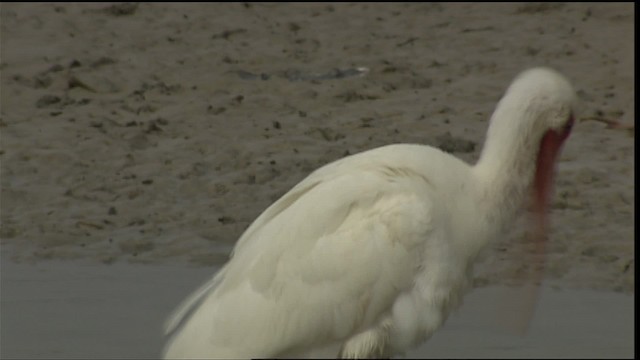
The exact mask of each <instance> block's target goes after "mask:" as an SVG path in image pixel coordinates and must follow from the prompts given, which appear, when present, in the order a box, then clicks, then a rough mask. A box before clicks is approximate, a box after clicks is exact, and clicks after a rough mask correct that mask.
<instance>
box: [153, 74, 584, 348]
mask: <svg viewBox="0 0 640 360" xmlns="http://www.w3.org/2000/svg"><path fill="white" fill-rule="evenodd" d="M573 99H574V92H573V89H572V87H571V85H570V84H569V83H568V82H567V81H566V80H565V79H564V78H563V77H562V76H561V75H559V74H558V73H556V72H554V71H552V70H549V69H545V68H536V69H531V70H528V71H526V72H524V73H522V74H521V75H520V76H519V77H518V78H517V79H516V80H515V81H514V83H513V84H512V85H511V86H510V87H509V89H508V90H507V92H506V94H505V96H504V97H503V99H502V100H501V101H500V103H499V104H498V106H497V108H496V111H495V112H494V114H493V116H492V118H491V124H490V128H489V131H488V134H487V140H486V144H485V147H484V149H483V152H482V155H481V157H480V160H479V161H478V162H477V164H476V165H474V166H469V165H468V164H466V163H464V162H463V161H461V160H459V159H457V158H455V157H453V156H451V155H449V154H447V153H444V152H442V151H440V150H438V149H436V148H432V147H429V146H422V145H409V144H397V145H389V146H384V147H380V148H377V149H373V150H370V151H365V152H362V153H359V154H355V155H352V156H349V157H346V158H343V159H341V160H338V161H335V162H333V163H330V164H328V165H326V166H324V167H322V168H320V169H318V170H316V171H315V172H313V173H312V174H310V175H309V176H308V177H307V178H306V179H304V180H303V181H301V182H300V183H299V184H297V185H296V186H295V187H293V188H292V189H291V190H290V191H289V192H288V193H286V194H285V195H284V196H283V197H282V198H280V199H279V200H278V201H276V202H275V203H274V204H272V205H271V206H270V207H269V208H268V209H267V210H265V211H264V212H263V213H262V214H261V215H260V216H259V217H258V218H257V219H256V220H255V221H254V222H253V223H252V224H251V226H249V228H248V229H247V230H246V231H245V233H244V234H243V235H242V236H241V238H240V239H239V240H238V243H237V244H236V247H235V249H234V252H233V255H232V258H231V259H230V261H229V262H228V263H227V264H226V265H225V266H224V267H223V268H222V269H221V270H220V271H219V272H218V273H217V274H216V275H215V277H214V278H213V279H212V280H211V281H210V282H208V283H206V284H205V285H204V286H203V287H202V288H200V289H199V290H198V291H196V292H195V293H194V294H193V295H191V296H190V297H189V298H187V300H185V302H184V303H183V304H182V305H181V307H179V309H178V311H177V312H176V313H175V314H174V315H173V317H172V318H171V319H169V321H168V322H167V332H168V333H170V334H171V337H170V339H169V341H168V343H167V346H166V348H165V357H167V358H251V357H262V358H264V357H333V358H335V357H342V358H366V357H381V356H387V357H388V356H393V355H395V354H401V353H403V352H404V351H406V350H407V349H409V348H411V347H412V346H415V345H417V344H419V343H421V342H423V341H425V340H426V339H427V338H429V336H431V335H432V334H433V332H434V331H435V330H436V329H438V328H439V327H440V326H441V325H442V323H443V322H444V321H445V319H446V318H447V316H448V314H449V313H450V311H451V310H452V309H454V308H455V307H456V306H458V305H459V304H460V302H461V299H462V296H463V295H464V293H465V291H466V289H467V288H468V285H469V283H470V280H471V270H472V264H473V261H474V259H475V257H476V255H477V254H478V252H479V251H480V250H481V249H482V248H483V247H485V245H486V244H487V243H488V242H489V241H490V240H491V239H493V238H494V237H496V236H497V235H498V234H499V232H500V231H501V230H502V229H503V228H504V227H505V226H508V225H509V224H510V223H511V221H512V220H513V216H514V215H515V214H516V213H517V211H518V210H519V209H520V208H521V207H522V205H523V202H524V201H525V198H526V196H527V194H529V190H530V189H531V188H532V185H533V188H535V189H534V190H535V191H536V194H537V195H536V197H535V198H534V199H538V202H539V204H540V205H541V206H543V205H545V204H546V199H547V196H548V195H546V194H545V193H548V192H549V183H550V180H551V174H552V170H553V166H552V165H553V160H554V158H555V156H556V155H557V153H558V151H559V148H560V146H561V144H562V142H563V141H564V139H565V138H566V137H567V136H568V134H569V131H570V125H571V123H572V122H573V116H572V103H573ZM549 160H550V161H549ZM543 213H544V209H541V211H540V214H541V215H540V216H541V217H542V216H543ZM541 224H543V222H542V223H541Z"/></svg>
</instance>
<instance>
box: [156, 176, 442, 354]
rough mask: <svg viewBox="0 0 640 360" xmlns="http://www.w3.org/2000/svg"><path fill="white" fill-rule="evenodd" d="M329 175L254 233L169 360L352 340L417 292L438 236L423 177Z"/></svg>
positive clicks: (312, 180) (273, 212)
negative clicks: (427, 248) (427, 243)
mask: <svg viewBox="0 0 640 360" xmlns="http://www.w3.org/2000/svg"><path fill="white" fill-rule="evenodd" d="M326 168H327V167H325V168H322V169H320V170H322V171H317V172H316V173H313V174H312V175H310V176H309V177H308V178H307V179H305V180H304V181H302V182H301V183H299V184H298V185H297V186H296V187H294V188H293V189H292V190H291V191H290V192H289V193H287V194H286V195H285V196H283V197H282V198H281V199H280V200H278V201H277V202H276V203H274V204H273V205H272V206H271V207H269V208H268V209H267V210H266V211H265V212H264V213H263V214H262V215H261V216H259V217H258V218H257V219H256V221H255V222H254V223H253V224H252V225H251V226H250V227H249V228H248V229H247V231H246V232H245V233H244V234H243V236H242V237H241V239H240V240H239V241H238V244H237V245H236V248H235V250H234V255H233V258H232V260H231V261H230V262H229V263H228V264H227V265H226V266H225V267H224V268H223V270H221V271H223V275H221V274H218V275H217V276H216V277H215V278H214V279H213V280H212V281H211V282H210V283H209V284H208V285H207V284H205V286H203V287H202V288H201V289H200V291H199V292H197V293H196V294H194V295H193V296H192V298H194V299H191V300H190V301H188V303H187V305H188V306H187V307H190V308H194V307H197V306H198V305H199V307H198V308H197V309H195V311H193V315H192V316H191V318H190V319H189V321H188V322H187V323H186V324H185V325H184V327H183V329H182V331H181V332H180V333H179V334H177V335H176V337H175V338H174V339H173V344H172V345H170V351H169V355H168V356H170V357H171V356H172V355H174V356H180V354H181V353H183V352H184V353H185V354H188V356H191V357H194V356H195V357H197V356H198V354H200V355H201V356H202V357H207V356H208V357H211V356H214V357H215V356H235V357H237V356H247V357H252V356H253V357H255V356H259V357H265V356H267V357H269V356H277V355H278V354H282V353H285V352H291V351H293V350H295V348H296V347H300V348H303V347H313V346H321V345H326V344H327V343H329V342H332V341H339V340H341V339H342V340H344V339H345V337H347V336H349V335H351V334H353V333H354V332H358V331H360V330H362V329H366V328H367V327H369V326H371V325H373V324H375V322H376V321H378V320H379V318H380V317H381V316H382V315H383V314H384V313H385V312H388V311H390V309H391V307H392V304H393V301H394V300H395V299H396V298H397V297H398V296H399V295H400V294H401V293H402V291H404V290H405V289H408V288H410V287H411V286H412V282H413V279H414V275H415V273H416V272H417V271H418V266H419V264H420V262H421V254H422V253H423V252H422V251H420V249H419V247H420V246H421V245H422V244H424V240H425V239H427V238H428V237H429V235H430V232H431V231H432V222H431V220H432V204H431V203H430V202H429V198H430V194H431V190H432V189H431V188H430V184H429V183H428V182H427V181H425V177H424V176H423V175H421V174H418V173H417V172H414V171H412V170H410V169H393V168H390V167H388V166H386V167H380V166H371V167H370V168H366V169H355V170H354V169H353V168H352V167H348V166H347V167H344V168H345V169H350V170H349V171H336V169H335V168H334V169H329V170H327V169H326ZM390 169H391V170H392V171H390ZM396 170H397V171H396ZM188 312H189V311H188V310H184V309H182V310H179V314H182V316H183V317H184V316H185V314H187V313H188ZM178 317H179V316H178ZM173 323H174V324H175V323H179V321H176V320H174V321H173ZM174 328H175V325H174ZM183 339H184V340H186V339H189V341H182V340H183ZM187 343H188V344H189V345H188V348H187ZM194 354H195V355H194Z"/></svg>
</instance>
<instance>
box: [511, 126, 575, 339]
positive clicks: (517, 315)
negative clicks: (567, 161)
mask: <svg viewBox="0 0 640 360" xmlns="http://www.w3.org/2000/svg"><path fill="white" fill-rule="evenodd" d="M573 121H574V120H573V116H572V117H571V118H570V120H569V122H568V124H567V126H566V127H565V128H564V129H562V130H561V131H555V130H549V131H547V133H546V134H545V135H544V137H543V138H542V141H541V143H540V150H539V152H538V158H537V164H536V173H535V178H534V181H533V188H532V190H533V194H532V195H533V199H532V200H533V209H532V210H533V213H532V216H531V218H530V219H529V220H530V222H529V225H530V227H531V231H530V232H529V233H530V234H531V236H532V240H533V244H534V249H533V253H532V254H529V255H530V256H528V258H527V259H523V260H525V261H530V262H533V264H532V268H533V271H532V273H531V274H530V276H531V278H530V279H529V280H530V283H529V284H526V285H524V287H522V288H521V289H520V291H519V292H518V294H517V295H515V296H516V297H517V298H516V299H513V300H515V301H516V302H517V303H518V306H517V308H518V309H517V310H518V311H515V312H513V313H512V314H510V316H509V317H508V318H505V319H503V321H502V323H503V325H504V326H506V327H507V328H509V329H510V330H511V331H514V332H516V333H518V334H520V335H524V334H525V333H526V332H527V331H528V330H529V327H530V324H531V320H532V319H533V315H534V313H535V307H536V304H537V302H538V297H539V292H540V291H539V288H540V285H541V284H542V281H543V278H544V269H545V259H546V256H545V254H546V244H547V233H548V228H549V218H548V209H549V204H550V200H551V195H552V193H553V178H554V170H555V165H556V159H557V158H558V155H559V154H560V150H561V148H562V144H563V143H564V141H565V140H566V139H567V137H568V136H569V134H570V132H571V127H572V125H573Z"/></svg>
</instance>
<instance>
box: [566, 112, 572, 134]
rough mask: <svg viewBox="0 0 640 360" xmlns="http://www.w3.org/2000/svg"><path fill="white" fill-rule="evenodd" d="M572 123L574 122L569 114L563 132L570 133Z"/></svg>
mask: <svg viewBox="0 0 640 360" xmlns="http://www.w3.org/2000/svg"><path fill="white" fill-rule="evenodd" d="M573 122H574V118H573V114H570V115H569V120H567V122H566V124H564V131H565V132H569V131H571V129H572V128H573Z"/></svg>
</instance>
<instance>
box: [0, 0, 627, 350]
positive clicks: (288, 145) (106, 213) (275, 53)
mask: <svg viewBox="0 0 640 360" xmlns="http://www.w3.org/2000/svg"><path fill="white" fill-rule="evenodd" d="M0 9H1V18H0V29H1V39H0V40H1V47H0V77H1V79H0V80H1V83H0V85H1V88H0V187H1V194H0V225H1V227H0V239H1V243H0V245H1V248H0V250H1V252H2V260H3V262H11V264H13V265H12V266H9V267H3V268H2V272H3V281H4V280H5V279H16V277H17V278H19V277H20V272H21V271H22V272H26V273H29V274H33V273H32V272H29V271H27V270H26V269H29V267H31V268H32V269H35V268H36V267H42V266H44V267H46V266H49V265H47V264H59V263H60V262H61V261H62V262H64V263H66V264H67V265H68V266H75V265H73V264H81V263H82V264H94V266H95V267H96V269H106V270H104V271H108V269H129V270H127V271H129V272H130V273H131V272H133V271H134V270H132V269H145V267H149V269H151V268H153V267H157V268H162V269H166V268H167V267H168V268H173V269H175V271H176V272H179V273H181V274H182V271H187V270H186V269H191V270H193V271H201V272H202V273H210V274H212V273H213V272H214V271H215V269H216V268H217V267H218V266H219V265H221V264H222V263H224V262H225V261H226V260H227V258H228V254H229V252H230V251H231V249H232V248H233V245H234V243H235V241H236V240H237V238H238V237H239V236H240V234H241V233H242V231H243V230H244V229H245V228H246V227H247V226H248V225H249V224H250V223H251V221H253V220H254V219H255V218H256V217H257V216H258V215H259V214H260V213H261V212H262V211H263V210H264V209H265V208H266V207H267V206H268V205H269V204H271V203H272V202H273V201H274V200H276V199H277V198H279V197H280V196H281V195H282V194H284V193H285V192H286V191H287V190H288V189H289V188H291V187H292V186H293V185H294V184H296V183H297V182H299V181H300V180H302V179H303V178H304V177H305V176H306V175H308V174H309V173H310V172H311V171H313V170H314V169H316V168H318V167H320V166H322V165H324V164H326V163H328V162H330V161H333V160H336V159H339V158H342V157H344V156H346V155H349V154H354V153H357V152H360V151H364V150H367V149H371V148H375V147H378V146H381V145H386V144H392V143H419V144H426V145H431V146H435V147H439V148H441V149H443V150H446V151H449V152H452V153H453V154H454V155H455V156H458V157H460V158H461V159H463V160H465V161H467V162H469V163H474V162H475V161H476V159H477V158H478V155H479V153H480V151H481V149H482V145H483V142H484V136H485V132H486V129H487V126H488V119H489V116H490V115H491V113H492V111H493V109H494V107H495V105H496V102H497V101H498V100H499V99H500V97H501V96H502V94H503V92H504V90H505V89H506V87H507V86H508V84H509V83H510V82H511V80H512V79H513V77H514V76H516V75H517V74H518V73H519V72H520V71H522V70H524V69H527V68H529V67H533V66H549V67H552V68H555V69H556V70H558V71H560V72H562V73H563V74H565V75H566V76H567V77H568V78H569V79H570V80H571V81H572V83H573V84H574V86H575V88H576V90H577V94H578V96H579V107H578V114H577V118H578V120H579V122H578V124H577V125H576V127H575V128H574V131H573V133H572V135H571V137H570V138H569V140H568V141H567V143H566V145H565V147H564V149H563V153H562V156H561V158H560V160H559V164H558V169H557V174H556V186H555V190H554V200H553V203H552V208H551V211H550V215H551V233H550V238H549V242H548V244H547V247H546V256H545V257H544V258H543V259H540V258H532V257H530V256H528V255H529V254H530V253H531V251H532V249H533V244H532V243H531V242H530V241H529V240H528V237H527V236H526V234H525V226H524V222H519V223H517V224H516V226H514V227H513V228H512V229H510V230H509V232H508V233H507V234H505V235H504V236H503V237H501V238H500V239H496V242H495V244H494V245H493V246H492V248H491V249H488V251H487V252H486V254H484V256H483V258H482V259H481V260H480V262H479V264H478V266H477V269H476V270H477V271H476V277H475V282H474V283H475V286H476V288H477V290H478V291H480V290H482V289H483V288H487V289H488V288H494V287H497V288H500V289H502V288H504V287H505V286H508V287H514V286H521V285H522V284H524V283H527V282H530V281H531V277H530V276H528V275H529V274H530V273H531V272H532V271H533V270H535V269H540V268H543V269H544V286H545V289H547V290H545V291H551V292H552V291H575V293H574V292H572V294H582V293H580V291H584V292H585V293H584V294H587V293H589V294H606V295H602V296H605V297H606V296H612V297H614V296H621V297H622V298H624V299H632V298H633V294H634V291H635V288H634V273H635V257H634V248H635V244H634V229H635V228H634V213H635V207H634V201H635V199H634V197H635V191H634V140H635V130H634V126H635V113H634V94H635V93H634V91H635V89H634V77H635V73H634V40H635V39H634V22H635V18H634V5H633V3H500V4H487V3H448V4H447V3H444V4H441V3H426V4H425V3H394V4H390V3H356V4H352V3H340V4H322V3H294V4H271V3H217V4H203V3H197V4H171V3H140V4H137V3H86V4H68V3H57V4H54V3H48V4H37V3H22V4H20V3H3V4H2V5H0ZM589 119H591V120H589ZM593 119H597V120H612V121H616V122H618V123H619V124H622V125H623V127H622V128H615V127H612V126H609V125H608V124H606V123H604V122H603V121H593ZM134 265H135V266H134ZM50 266H53V267H55V266H57V265H50ZM78 266H79V269H80V268H81V266H80V265H78ZM96 271H98V272H100V271H103V270H96ZM113 271H116V270H113ZM135 271H137V270H135ZM7 272H9V273H7ZM123 272H126V271H125V270H118V271H117V273H118V274H122V273H123ZM26 273H25V274H26ZM64 273H65V272H64V271H63V272H60V273H56V274H61V275H60V276H65V275H63V274H64ZM163 274H164V273H163ZM185 274H186V273H185ZM25 276H27V275H25ZM29 276H34V277H36V275H29ZM132 276H133V275H132ZM149 276H151V277H152V276H156V275H149ZM157 276H161V275H157ZM162 276H166V274H165V275H162ZM176 276H177V275H176ZM184 276H185V277H188V275H184ZM100 278H101V277H100V276H97V277H96V279H97V280H96V281H98V282H99V281H100ZM177 283H179V281H175V282H172V283H171V284H173V285H172V286H175V284H177ZM21 284H22V285H23V286H25V287H28V286H31V285H30V284H33V282H28V281H27V282H22V283H21ZM61 284H64V282H61ZM109 284H111V283H109ZM109 284H107V283H105V286H113V284H111V285H109ZM197 284H198V282H197V281H194V282H193V284H192V285H191V287H184V288H180V287H174V288H169V289H165V290H163V291H166V293H171V294H173V295H172V296H173V297H172V299H174V300H177V299H180V298H182V297H184V296H186V295H187V293H188V292H189V291H190V290H191V289H192V288H193V287H194V286H196V285H197ZM16 286H17V285H16ZM60 286H64V285H60ZM66 286H69V289H73V287H74V286H79V285H77V284H75V285H74V284H73V283H68V284H67V285H66ZM13 289H18V288H13ZM15 291H18V292H19V291H26V289H25V288H21V290H15ZM149 291H150V292H149V294H157V293H155V292H153V291H151V290H149ZM29 294H31V295H29V296H31V297H32V298H33V299H34V301H35V300H36V299H38V297H39V296H40V295H42V294H39V293H37V292H34V293H29ZM545 294H546V293H545ZM25 296H27V295H25ZM132 296H133V295H132ZM154 296H155V295H154ZM585 296H586V295H585ZM596 296H598V295H596ZM10 297H11V292H9V291H8V290H7V289H6V287H5V286H4V284H3V286H2V296H1V299H0V300H1V301H0V303H1V304H2V308H3V312H4V311H5V310H4V309H5V306H6V305H7V301H8V300H7V299H10ZM572 299H576V301H579V299H580V296H578V295H576V297H574V298H572ZM616 299H617V298H616ZM546 301H548V302H552V300H549V299H547V300H546ZM564 304H566V302H565V303H564ZM594 304H595V303H594ZM597 304H598V305H594V306H595V307H594V308H591V311H599V310H594V309H602V310H604V308H605V307H606V306H613V305H612V304H613V303H611V304H609V305H606V301H601V302H598V303H597ZM174 305H175V303H173V304H172V306H174ZM14 306H15V304H14ZM52 306H53V305H52ZM159 306H160V305H158V307H156V308H155V311H156V312H155V313H154V314H153V315H154V316H156V315H158V316H159V314H160V311H159V310H158V309H160V307H159ZM558 306H559V305H558ZM563 306H566V305H563ZM598 306H600V307H598ZM169 308H170V307H169ZM169 308H167V309H165V308H162V309H163V310H166V311H168V310H169ZM624 309H628V308H624ZM631 309H633V308H632V307H631ZM16 311H18V312H19V311H20V310H16ZM22 311H28V309H27V308H26V307H24V308H22ZM463 311H466V310H464V308H463ZM554 311H555V310H554ZM625 311H626V310H625ZM629 316H630V317H631V316H632V314H629ZM3 317H4V313H3ZM158 321H160V320H158ZM4 323H5V322H4V321H3V328H2V342H3V343H5V345H3V346H2V348H3V351H4V349H5V348H9V347H8V346H9V345H6V342H9V341H10V340H7V339H15V338H16V336H17V335H15V334H17V333H14V335H15V336H14V337H7V336H9V335H7V334H10V333H11V330H10V329H8V328H7V327H6V326H5V325H4ZM149 324H151V323H149ZM158 324H159V323H158ZM149 326H151V325H149ZM153 326H155V325H153ZM625 329H626V328H625ZM583 340H584V339H583ZM585 341H586V340H585ZM5 346H6V347H5ZM13 349H16V348H15V347H13ZM125 349H126V347H125ZM130 349H131V348H130ZM12 351H13V350H12ZM154 351H155V350H154ZM549 351H550V352H549V353H548V355H549V356H550V357H552V356H553V354H554V351H553V350H549ZM11 354H13V356H18V357H19V356H23V355H24V356H26V355H25V354H34V353H29V352H26V353H25V352H22V353H20V352H19V351H18V352H12V353H11ZM20 354H23V355H20ZM43 354H44V353H43ZM64 354H67V355H68V354H69V353H68V352H67V353H64V352H63V355H64ZM121 354H122V357H127V354H125V353H121ZM136 354H142V353H136ZM146 354H147V355H140V356H142V357H144V356H150V355H148V354H149V353H146ZM482 354H485V355H484V356H489V355H486V353H482V352H481V353H475V354H473V355H469V354H466V355H460V356H471V357H482V356H483V355H482ZM494 354H495V353H494ZM572 354H576V353H572ZM621 354H626V352H622V353H621ZM3 355H4V353H3ZM33 356H40V355H33ZM42 356H44V355H42ZM114 356H115V355H114ZM118 356H119V355H118ZM132 356H133V355H132ZM496 356H498V355H496ZM518 356H524V357H526V356H527V355H526V354H522V353H520V355H518ZM531 356H540V353H535V352H534V355H531ZM3 357H4V356H3ZM45 357H46V356H45Z"/></svg>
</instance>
